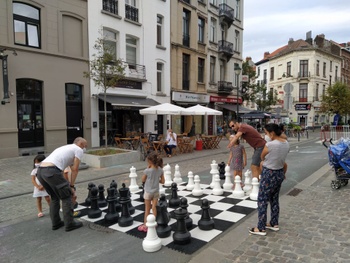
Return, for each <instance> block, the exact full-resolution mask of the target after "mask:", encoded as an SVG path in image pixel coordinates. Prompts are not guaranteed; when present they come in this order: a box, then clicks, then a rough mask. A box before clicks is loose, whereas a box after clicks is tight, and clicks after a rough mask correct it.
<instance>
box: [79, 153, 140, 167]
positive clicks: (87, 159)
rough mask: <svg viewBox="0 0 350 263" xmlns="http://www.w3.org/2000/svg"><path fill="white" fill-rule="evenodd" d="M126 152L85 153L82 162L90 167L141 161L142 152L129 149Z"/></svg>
mask: <svg viewBox="0 0 350 263" xmlns="http://www.w3.org/2000/svg"><path fill="white" fill-rule="evenodd" d="M118 150H120V149H118ZM123 151H124V153H117V154H112V155H105V156H99V155H92V154H88V153H84V155H83V158H82V160H81V161H82V162H84V163H86V164H87V165H89V166H90V167H95V168H105V167H111V166H116V165H120V164H128V163H134V162H139V161H140V152H138V151H129V150H123Z"/></svg>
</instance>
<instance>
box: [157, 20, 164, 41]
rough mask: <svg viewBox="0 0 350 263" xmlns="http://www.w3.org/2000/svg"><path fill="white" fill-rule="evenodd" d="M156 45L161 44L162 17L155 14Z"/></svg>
mask: <svg viewBox="0 0 350 263" xmlns="http://www.w3.org/2000/svg"><path fill="white" fill-rule="evenodd" d="M157 45H159V46H162V45H163V17H162V16H161V15H157Z"/></svg>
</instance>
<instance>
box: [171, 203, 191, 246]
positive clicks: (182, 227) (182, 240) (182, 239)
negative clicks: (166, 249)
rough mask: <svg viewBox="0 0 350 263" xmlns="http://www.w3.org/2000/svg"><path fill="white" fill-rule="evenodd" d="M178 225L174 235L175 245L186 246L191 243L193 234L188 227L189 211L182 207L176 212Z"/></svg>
mask: <svg viewBox="0 0 350 263" xmlns="http://www.w3.org/2000/svg"><path fill="white" fill-rule="evenodd" d="M174 214H175V218H176V220H177V223H176V231H175V233H174V234H173V240H174V243H175V244H179V245H186V244H188V243H190V242H191V233H190V232H188V230H187V227H186V222H185V218H186V214H187V211H186V210H185V209H182V208H181V207H180V208H178V209H176V210H175V211H174Z"/></svg>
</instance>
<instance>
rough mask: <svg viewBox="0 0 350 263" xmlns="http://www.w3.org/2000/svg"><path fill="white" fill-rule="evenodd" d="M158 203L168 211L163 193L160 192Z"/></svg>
mask: <svg viewBox="0 0 350 263" xmlns="http://www.w3.org/2000/svg"><path fill="white" fill-rule="evenodd" d="M158 204H159V205H164V206H165V207H166V209H167V211H168V202H167V200H166V196H165V194H161V195H160V197H159V201H158ZM168 215H169V218H171V214H170V213H169V212H168Z"/></svg>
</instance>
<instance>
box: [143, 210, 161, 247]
mask: <svg viewBox="0 0 350 263" xmlns="http://www.w3.org/2000/svg"><path fill="white" fill-rule="evenodd" d="M156 225H157V223H156V218H155V216H154V215H152V214H150V215H148V216H147V223H146V226H147V227H148V230H147V235H146V237H145V239H144V240H143V241H142V248H143V250H144V251H146V252H156V251H158V250H159V249H161V248H162V241H161V239H160V238H159V237H158V235H157V231H156Z"/></svg>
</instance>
